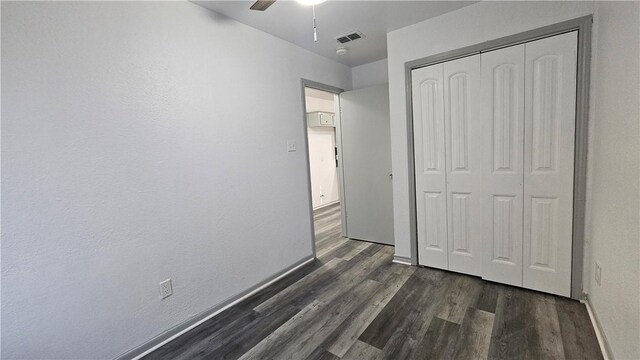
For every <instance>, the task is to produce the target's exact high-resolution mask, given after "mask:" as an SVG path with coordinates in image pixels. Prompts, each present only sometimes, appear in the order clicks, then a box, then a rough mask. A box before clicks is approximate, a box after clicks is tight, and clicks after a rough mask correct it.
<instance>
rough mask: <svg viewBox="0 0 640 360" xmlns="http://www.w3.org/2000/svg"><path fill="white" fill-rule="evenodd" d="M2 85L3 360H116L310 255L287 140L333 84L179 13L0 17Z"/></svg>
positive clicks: (298, 175)
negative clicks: (308, 83) (313, 92)
mask: <svg viewBox="0 0 640 360" xmlns="http://www.w3.org/2000/svg"><path fill="white" fill-rule="evenodd" d="M2 75H3V77H2V216H3V218H2V249H1V250H2V357H3V358H13V359H15V358H112V357H115V356H117V355H118V354H120V353H123V352H125V351H127V350H129V349H132V348H134V347H136V346H138V345H140V344H142V343H143V342H145V341H146V340H149V339H150V338H152V337H154V336H156V335H158V334H160V333H161V332H163V331H165V330H167V329H169V328H171V327H172V326H174V325H176V324H180V323H182V322H183V321H185V320H187V319H188V318H190V317H192V316H194V315H196V314H198V313H200V312H202V311H205V310H207V309H209V308H211V307H212V306H214V305H216V304H218V303H221V302H223V301H224V300H225V299H227V298H229V297H231V296H233V295H235V294H238V293H240V292H242V291H243V290H245V289H247V288H249V287H250V286H252V285H253V284H256V283H258V282H260V281H261V280H263V279H265V277H267V276H269V275H270V274H274V273H276V272H278V271H280V270H282V269H284V268H286V267H288V266H290V265H292V264H294V263H296V262H297V261H299V260H300V259H303V258H305V257H307V256H310V255H311V254H312V250H311V241H312V234H311V223H310V218H309V207H310V204H309V203H308V195H307V191H308V187H307V186H308V185H307V181H308V178H307V171H306V159H305V153H304V152H303V151H298V152H294V153H288V152H287V150H286V140H287V139H291V140H295V141H297V143H298V144H299V146H300V145H302V144H303V143H304V131H306V129H305V127H304V124H303V121H302V112H303V110H302V101H301V97H300V91H301V90H300V78H301V77H304V78H307V79H310V80H315V81H319V82H322V83H326V84H329V85H333V86H336V87H341V88H345V89H347V88H349V87H351V69H349V68H348V67H346V66H343V65H340V64H338V63H335V62H333V61H330V60H327V59H325V58H323V57H320V56H317V55H314V54H312V53H310V52H308V51H306V50H302V49H300V48H297V47H295V46H294V45H292V44H289V43H287V42H285V41H282V40H279V39H277V38H275V37H273V36H270V35H267V34H265V33H262V32H260V31H258V30H255V29H252V28H250V27H247V26H245V25H242V24H240V23H237V22H235V21H233V20H230V19H228V18H224V17H222V16H219V15H217V14H215V13H212V12H210V11H208V10H205V9H203V8H201V7H199V6H197V5H194V4H192V3H189V2H31V3H22V2H2ZM283 223H286V224H287V226H282V224H283ZM169 277H170V278H172V279H173V286H174V294H173V296H171V297H169V298H167V299H165V300H162V301H161V300H160V299H159V286H158V283H159V282H160V281H162V280H164V279H166V278H169Z"/></svg>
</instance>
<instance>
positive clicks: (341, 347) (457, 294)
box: [145, 205, 602, 360]
mask: <svg viewBox="0 0 640 360" xmlns="http://www.w3.org/2000/svg"><path fill="white" fill-rule="evenodd" d="M315 218H316V222H315V224H316V244H317V248H316V249H317V256H318V260H316V261H315V262H314V263H312V264H310V265H308V266H306V267H304V268H303V269H301V270H300V271H297V272H295V273H293V274H291V275H289V276H287V277H286V278H284V279H282V280H281V281H279V282H277V283H275V284H273V285H271V286H269V287H268V288H266V289H264V290H262V291H261V292H260V293H258V294H257V295H255V296H253V297H251V298H249V299H247V300H245V301H244V302H242V303H241V304H239V305H236V306H234V307H232V308H230V309H228V310H226V311H225V312H223V313H221V314H219V315H218V316H216V317H214V318H212V319H210V320H208V321H207V322H205V323H203V324H201V325H200V326H198V327H196V328H194V329H192V330H191V331H189V332H187V333H186V334H184V335H182V336H180V337H179V338H177V339H175V340H174V341H172V342H170V343H168V344H166V345H164V346H162V347H161V348H159V349H157V350H156V351H154V352H152V353H151V354H149V355H148V356H146V357H145V359H148V360H150V359H238V358H241V359H484V358H492V359H521V358H527V359H563V358H565V359H602V354H601V353H600V349H599V347H598V341H597V339H596V335H595V333H594V330H593V327H592V326H591V322H590V321H589V316H588V314H587V310H586V308H585V307H584V305H583V304H581V303H579V302H577V301H573V300H569V299H565V298H561V297H557V296H552V295H547V294H543V293H538V292H535V291H529V290H524V289H520V288H515V287H511V286H506V285H500V284H496V283H491V282H487V281H483V280H481V279H479V278H476V277H472V276H466V275H460V274H456V273H450V272H446V271H440V270H434V269H430V268H423V267H414V266H405V265H399V264H394V263H392V262H391V259H392V258H393V247H390V246H384V245H379V244H372V243H366V242H360V241H355V240H348V239H344V238H341V237H340V207H339V206H338V205H336V206H331V207H327V208H324V209H321V210H319V211H317V212H316V213H315Z"/></svg>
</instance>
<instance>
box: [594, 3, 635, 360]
mask: <svg viewBox="0 0 640 360" xmlns="http://www.w3.org/2000/svg"><path fill="white" fill-rule="evenodd" d="M595 30H596V31H597V33H598V37H597V40H596V41H595V42H594V44H593V54H594V56H593V73H592V78H591V79H592V85H593V90H592V94H591V104H592V112H591V114H592V116H591V119H592V121H591V130H590V131H591V137H592V146H591V149H590V164H591V165H592V166H591V169H590V170H591V171H590V175H591V178H590V187H591V192H590V194H591V196H590V197H589V202H588V203H587V207H588V209H589V210H590V214H589V220H590V221H588V223H587V233H588V236H589V239H590V241H591V253H590V260H591V261H589V263H588V264H586V265H587V266H585V272H587V274H586V277H585V279H584V280H585V285H586V286H587V288H588V292H589V298H590V300H591V304H592V306H593V310H594V312H595V313H596V315H597V317H598V320H599V321H600V324H601V325H602V328H603V331H604V333H605V336H606V337H607V341H608V342H609V345H610V347H611V350H612V352H613V356H614V357H615V358H616V359H640V221H639V217H640V204H639V203H640V3H638V2H625V3H622V2H600V3H598V4H597V10H596V21H595ZM596 261H597V262H598V263H599V264H600V266H601V267H602V280H601V285H600V286H599V285H598V284H597V283H596V282H595V280H594V263H595V262H596Z"/></svg>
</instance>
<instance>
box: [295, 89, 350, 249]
mask: <svg viewBox="0 0 640 360" xmlns="http://www.w3.org/2000/svg"><path fill="white" fill-rule="evenodd" d="M304 100H305V101H304V103H305V113H306V114H305V116H306V129H305V130H306V133H307V154H308V157H309V158H308V160H309V175H310V180H311V203H312V211H313V222H314V235H315V252H316V256H317V257H321V256H322V255H323V254H325V253H327V252H329V251H330V250H331V249H333V248H334V247H335V246H338V245H339V244H340V243H341V242H343V241H344V240H345V239H344V238H343V235H344V234H345V231H344V228H343V227H344V222H343V221H342V220H343V211H342V205H343V200H342V198H341V195H342V194H341V176H340V174H339V170H340V168H341V167H340V164H339V159H340V157H339V136H340V134H339V129H338V128H337V126H338V121H339V97H338V94H337V93H334V92H329V91H325V90H321V89H318V88H316V87H310V86H305V87H304Z"/></svg>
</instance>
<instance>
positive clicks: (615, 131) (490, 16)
mask: <svg viewBox="0 0 640 360" xmlns="http://www.w3.org/2000/svg"><path fill="white" fill-rule="evenodd" d="M618 12H620V13H621V14H620V15H624V16H618ZM589 14H595V15H594V18H595V20H594V34H593V37H594V44H595V45H596V46H595V47H594V56H593V57H594V62H593V65H592V67H593V74H594V75H595V76H594V78H593V79H592V88H593V90H594V91H593V93H592V97H591V105H592V106H591V109H590V126H591V127H592V130H591V133H590V137H591V141H590V149H589V151H590V155H589V156H590V161H589V165H588V166H589V168H590V171H591V173H592V175H593V178H592V179H591V186H590V187H591V190H589V191H590V192H591V193H590V194H588V199H587V202H588V205H587V211H588V212H589V211H590V212H591V215H590V216H591V220H592V221H591V223H592V225H591V227H589V226H587V244H586V249H585V250H586V255H585V258H587V259H589V257H590V256H591V255H590V246H591V245H590V241H591V239H592V240H593V242H594V245H593V246H594V252H593V257H594V260H598V261H602V262H603V264H602V265H603V268H604V270H603V277H605V275H606V274H608V275H607V276H606V279H613V278H616V277H621V278H623V280H606V279H605V280H604V281H605V282H606V281H610V282H609V283H608V285H607V289H608V292H605V291H600V290H598V291H594V293H593V294H592V297H593V303H594V310H595V312H596V314H597V315H598V317H599V318H601V322H602V323H603V324H602V325H603V327H604V331H605V333H606V335H607V338H608V339H609V342H610V343H611V347H612V350H613V353H614V356H616V357H618V358H640V350H638V345H637V344H638V340H639V339H640V330H639V328H638V327H639V326H640V325H639V324H640V319H638V309H639V307H640V302H639V301H638V294H640V288H639V286H640V284H639V282H638V280H637V279H638V256H639V255H638V253H639V250H638V238H639V234H638V227H637V226H638V205H637V200H638V197H639V194H638V153H639V152H638V138H637V136H638V112H637V109H638V106H637V99H638V96H639V94H638V86H637V84H638V81H637V71H638V70H637V69H638V66H637V64H638V56H637V54H638V45H639V40H638V28H639V26H640V25H639V23H638V14H637V4H636V5H632V4H631V3H627V4H626V5H624V4H622V5H618V4H613V3H606V2H603V3H596V2H489V1H483V2H479V3H477V4H474V5H471V6H467V7H464V8H462V9H460V10H456V11H454V12H451V13H447V14H444V15H442V16H439V17H436V18H432V19H429V20H426V21H423V22H420V23H418V24H415V25H411V26H408V27H405V28H402V29H399V30H396V31H393V32H391V33H389V34H388V35H387V44H388V50H387V52H388V60H389V86H390V96H389V97H390V111H391V147H392V149H391V150H392V159H393V174H394V182H393V183H394V221H395V239H396V248H395V249H396V255H399V256H404V257H409V256H410V246H411V244H410V240H409V183H408V181H409V180H408V166H409V165H408V151H407V126H406V125H407V118H406V102H405V74H404V63H405V62H407V61H411V60H415V59H419V58H423V57H426V56H430V55H435V54H439V53H442V52H445V51H449V50H455V49H458V48H462V47H464V46H469V45H474V44H478V43H481V42H484V41H487V40H492V39H497V38H500V37H504V36H508V35H512V34H516V33H519V32H522V31H527V30H532V29H535V28H539V27H542V26H545V25H551V24H554V23H558V22H561V21H565V20H569V19H573V18H577V17H580V16H585V15H589ZM599 14H602V18H600V16H599ZM505 19H509V20H508V21H505ZM620 30H624V31H622V34H617V32H619V31H620ZM600 37H602V38H601V39H600ZM622 43H624V45H623V44H622ZM608 64H613V65H608ZM611 66H614V67H615V70H614V71H613V73H611V72H612V69H611ZM625 74H626V75H625ZM622 78H624V79H625V80H626V82H625V83H624V84H625V85H623V86H622V87H617V86H616V83H617V81H620V80H621V79H622ZM622 99H625V100H626V99H633V100H629V101H627V102H626V103H625V104H624V106H619V105H620V104H619V103H618V102H622V101H623V100H622ZM595 124H597V125H595ZM625 129H626V130H625ZM620 137H622V138H623V139H622V140H620V141H618V140H616V139H618V138H620ZM596 139H597V140H596ZM614 154H616V155H617V156H614ZM620 154H624V155H623V156H621V155H620ZM614 169H615V170H614ZM612 172H613V173H612ZM623 184H624V185H623ZM614 188H615V189H614ZM624 194H626V195H627V196H628V197H626V198H623V197H624ZM610 195H611V196H610ZM596 217H597V219H596ZM613 218H617V221H615V222H614V221H611V219H613ZM616 225H620V227H618V228H617V229H616V231H613V227H615V226H616ZM623 253H624V255H623V256H622V255H620V254H623ZM616 261H617V262H618V263H617V264H615V265H614V264H613V263H614V262H616ZM591 266H592V262H591V261H587V263H586V264H585V268H586V269H585V272H586V273H587V275H586V276H585V279H584V281H585V289H586V290H588V289H589V288H593V286H592V285H591V284H590V283H591V279H592V278H593V275H592V273H591V272H590V269H591ZM603 286H604V285H603ZM605 303H606V304H607V305H604V304H605ZM622 318H626V321H620V319H622Z"/></svg>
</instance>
